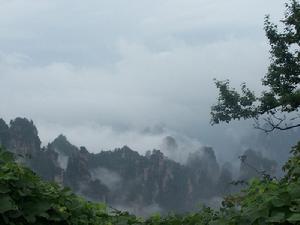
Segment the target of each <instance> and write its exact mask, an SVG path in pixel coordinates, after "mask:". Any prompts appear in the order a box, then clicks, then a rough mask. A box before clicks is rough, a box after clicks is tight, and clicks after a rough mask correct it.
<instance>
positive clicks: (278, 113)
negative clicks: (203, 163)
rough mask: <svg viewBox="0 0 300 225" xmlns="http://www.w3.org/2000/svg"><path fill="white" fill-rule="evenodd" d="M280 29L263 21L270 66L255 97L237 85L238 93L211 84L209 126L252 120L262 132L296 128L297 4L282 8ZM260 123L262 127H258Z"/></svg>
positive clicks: (224, 84)
mask: <svg viewBox="0 0 300 225" xmlns="http://www.w3.org/2000/svg"><path fill="white" fill-rule="evenodd" d="M281 23H282V24H283V29H279V28H278V26H277V25H275V24H273V23H271V22H270V17H269V16H266V17H265V26H264V29H265V32H266V36H267V38H268V40H269V43H270V46H271V50H270V54H271V57H270V59H271V63H270V65H269V68H268V72H267V74H266V75H265V76H264V77H263V79H262V85H263V86H265V87H266V90H265V91H263V92H262V93H261V94H260V96H259V97H257V96H256V95H255V93H254V92H253V91H251V90H250V89H249V88H247V86H246V84H245V83H243V84H242V85H241V92H237V91H236V90H235V89H234V88H231V87H230V83H229V80H225V81H217V80H216V81H215V83H216V86H217V88H218V89H219V97H218V103H217V104H216V105H213V106H212V110H211V115H212V119H211V123H212V124H218V123H220V122H226V123H229V122H230V121H231V120H236V119H238V120H240V119H249V118H253V119H254V121H255V127H256V128H258V129H262V130H264V131H266V132H271V131H273V130H289V129H292V128H295V127H300V114H299V113H298V111H299V108H300V3H299V2H298V1H296V0H291V1H290V2H289V3H287V4H286V12H285V15H284V18H283V20H281ZM261 121H264V124H263V125H262V126H261Z"/></svg>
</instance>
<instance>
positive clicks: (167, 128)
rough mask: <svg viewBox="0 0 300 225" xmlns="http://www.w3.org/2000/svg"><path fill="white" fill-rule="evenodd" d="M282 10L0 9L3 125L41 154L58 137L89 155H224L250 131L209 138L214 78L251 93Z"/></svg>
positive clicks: (278, 6)
mask: <svg viewBox="0 0 300 225" xmlns="http://www.w3.org/2000/svg"><path fill="white" fill-rule="evenodd" d="M283 9H284V1H280V0H264V1H261V0H227V1H224V0H151V1H149V0H86V1H80V0H40V1H37V0H0V85H1V88H0V102H1V106H0V107H1V110H0V117H3V118H4V119H5V120H6V121H7V122H8V121H9V120H10V119H12V118H15V117H17V116H21V117H27V118H30V119H32V120H34V122H35V123H36V125H37V127H38V129H39V132H40V137H41V139H42V141H43V143H44V144H46V143H47V142H48V141H50V140H52V139H53V138H54V137H55V136H57V135H58V134H60V133H64V134H65V135H66V136H67V137H68V138H69V139H70V140H71V141H72V142H73V143H75V144H77V145H85V146H87V147H88V148H89V149H90V150H92V151H94V152H96V151H99V150H100V149H108V148H114V147H120V146H122V145H125V144H127V145H129V146H131V147H133V148H135V149H137V150H139V151H145V150H147V149H152V148H155V147H159V146H160V143H161V139H162V137H164V136H165V135H169V134H171V135H173V136H176V137H177V138H178V139H182V143H189V144H190V145H193V146H198V145H211V146H214V147H215V148H216V150H217V151H218V154H220V155H222V154H223V155H226V154H227V152H228V151H229V150H228V149H229V148H230V146H231V144H232V145H234V144H235V143H238V142H239V139H240V137H241V136H242V135H243V134H244V133H246V132H248V131H249V129H251V127H248V126H245V127H247V128H245V129H244V128H243V129H241V125H238V126H236V125H235V124H233V125H230V126H217V127H210V125H209V119H210V116H209V112H210V106H211V105H212V104H213V103H215V99H216V95H217V91H216V88H215V87H214V84H213V78H217V79H225V78H229V79H230V80H231V81H232V83H233V85H234V86H235V87H238V86H239V84H240V83H241V82H244V81H245V82H247V83H248V84H249V86H250V87H252V88H253V89H255V90H259V89H260V80H261V78H262V76H263V75H264V74H265V72H266V70H267V66H268V63H269V58H268V57H269V55H268V51H269V47H268V43H267V40H266V38H265V34H264V30H263V23H264V16H265V15H266V14H270V15H271V18H272V20H273V21H275V22H277V21H278V20H279V19H280V18H282V15H283ZM247 130H248V131H247ZM179 142H180V141H179ZM221 146H225V147H224V148H227V150H226V151H225V150H224V149H221Z"/></svg>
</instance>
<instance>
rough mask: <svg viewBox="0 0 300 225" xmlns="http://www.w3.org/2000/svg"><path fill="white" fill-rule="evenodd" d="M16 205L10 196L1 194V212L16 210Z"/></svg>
mask: <svg viewBox="0 0 300 225" xmlns="http://www.w3.org/2000/svg"><path fill="white" fill-rule="evenodd" d="M15 209H16V205H15V204H14V203H13V201H12V199H11V198H10V197H9V196H0V213H4V212H7V211H10V210H15Z"/></svg>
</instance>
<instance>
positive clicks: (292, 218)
mask: <svg viewBox="0 0 300 225" xmlns="http://www.w3.org/2000/svg"><path fill="white" fill-rule="evenodd" d="M287 220H288V221H289V222H297V221H300V213H294V214H293V215H291V216H290V217H289V218H288V219H287Z"/></svg>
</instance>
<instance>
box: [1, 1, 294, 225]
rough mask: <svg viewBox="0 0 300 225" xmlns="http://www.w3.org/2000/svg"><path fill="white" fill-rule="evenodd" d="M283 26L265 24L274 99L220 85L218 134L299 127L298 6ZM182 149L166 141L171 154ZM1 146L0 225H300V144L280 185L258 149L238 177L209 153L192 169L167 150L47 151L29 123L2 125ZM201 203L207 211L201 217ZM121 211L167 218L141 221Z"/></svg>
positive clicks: (58, 147) (268, 81)
mask: <svg viewBox="0 0 300 225" xmlns="http://www.w3.org/2000/svg"><path fill="white" fill-rule="evenodd" d="M281 22H282V25H283V27H284V28H283V29H280V28H279V27H278V26H277V25H275V24H273V23H272V22H271V21H270V18H269V17H268V16H267V17H266V19H265V31H266V36H267V38H268V40H269V42H270V45H271V51H270V54H271V57H270V58H271V64H270V66H269V70H268V72H267V74H266V76H265V77H264V78H263V80H262V84H263V86H264V87H266V90H265V91H263V92H262V93H261V94H260V95H259V96H258V97H257V95H256V94H255V93H254V92H253V91H251V90H250V89H249V88H248V87H247V86H246V84H242V85H241V92H238V91H236V89H234V88H231V87H230V83H229V80H225V81H216V86H217V89H218V90H219V97H218V102H217V104H216V105H214V106H212V110H211V116H212V120H211V122H212V124H213V125H215V124H218V123H221V122H227V123H229V122H230V121H232V120H240V119H254V122H255V128H256V129H259V130H262V131H264V132H266V133H270V132H273V131H277V130H278V131H280V132H285V131H287V130H297V129H298V127H300V123H299V118H300V117H299V115H298V110H299V106H300V91H299V83H300V78H299V76H300V50H299V47H300V42H299V41H300V3H299V2H298V1H296V0H292V1H290V2H289V3H288V4H286V12H285V17H284V19H283V20H282V21H281ZM174 142H175V141H174V140H172V137H167V140H166V143H167V144H168V143H169V144H170V146H171V147H172V146H174V145H175V144H174ZM0 144H1V146H2V147H1V148H0V223H1V224H16V225H19V224H70V225H71V224H72V225H73V224H74V225H77V224H78V225H79V224H91V225H92V224H103V225H125V224H131V225H143V224H144V225H160V224H161V225H182V224H184V225H194V224H198V225H217V224H225V225H226V224H227V225H240V224H241V225H242V224H245V225H246V224H247V225H259V224H286V225H288V224H300V142H299V143H298V144H297V143H295V146H294V147H292V149H291V152H290V157H289V159H288V161H287V162H286V163H285V165H284V166H283V168H282V170H283V174H284V175H283V176H282V177H276V176H275V174H276V171H275V170H276V166H277V165H276V162H275V161H273V160H270V159H268V158H265V157H263V155H262V154H260V153H258V152H256V151H254V150H251V149H249V150H247V151H245V153H244V154H243V155H241V156H240V161H241V164H240V168H239V169H240V171H239V173H238V175H237V176H236V177H234V176H233V174H232V170H231V165H228V164H224V165H220V164H219V163H218V161H217V159H216V156H215V153H214V151H213V149H212V148H210V147H202V148H200V149H199V151H196V152H194V153H191V154H190V156H189V158H188V160H187V163H186V164H181V163H178V162H176V161H173V160H171V159H169V158H167V157H166V156H164V154H163V153H162V152H160V151H159V150H153V151H150V152H147V153H146V155H140V154H139V153H138V152H135V151H133V150H132V149H130V148H129V147H127V146H124V147H123V148H120V149H115V150H113V151H103V152H100V153H97V154H93V153H90V152H89V151H88V150H87V149H86V148H85V147H79V148H78V147H76V146H74V145H72V144H71V143H70V142H69V141H68V140H67V138H66V137H65V136H63V135H60V136H58V137H57V138H56V139H55V140H54V141H53V142H51V143H49V144H48V145H47V146H45V147H41V141H40V139H39V136H38V130H37V128H36V127H35V125H34V124H33V121H29V120H27V119H25V118H16V119H14V120H12V121H11V122H10V124H9V125H7V124H6V123H5V121H4V120H2V119H1V120H0ZM228 184H230V185H228ZM241 189H242V190H241ZM74 193H75V194H74ZM214 198H222V201H220V205H219V207H216V208H214V207H213V206H211V207H210V206H208V205H209V203H211V202H212V199H214ZM98 202H102V203H98ZM199 202H203V203H206V205H202V206H201V207H199V206H198V208H197V203H199ZM140 206H143V208H144V209H142V210H141V211H138V210H137V209H136V208H139V207H140ZM120 207H121V208H122V207H123V208H125V209H126V208H127V209H130V208H133V209H134V210H132V211H133V212H137V214H140V215H142V214H144V215H145V214H147V212H146V211H148V212H150V213H153V212H155V211H161V213H162V214H163V215H160V214H153V215H152V216H149V217H147V218H140V217H138V216H137V215H133V214H130V213H128V212H126V211H123V210H119V209H118V208H120ZM153 208H154V210H153ZM157 209H159V210H157ZM143 210H144V211H143Z"/></svg>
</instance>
